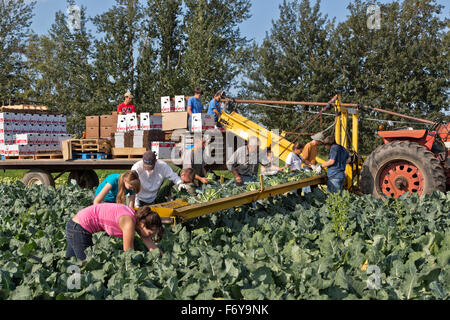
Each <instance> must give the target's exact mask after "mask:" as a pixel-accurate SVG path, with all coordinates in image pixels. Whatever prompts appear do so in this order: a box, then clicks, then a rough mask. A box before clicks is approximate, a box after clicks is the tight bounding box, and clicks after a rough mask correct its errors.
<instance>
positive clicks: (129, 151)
mask: <svg viewBox="0 0 450 320" xmlns="http://www.w3.org/2000/svg"><path fill="white" fill-rule="evenodd" d="M145 152H147V149H146V148H112V157H113V159H140V158H142V156H143V155H144V153H145Z"/></svg>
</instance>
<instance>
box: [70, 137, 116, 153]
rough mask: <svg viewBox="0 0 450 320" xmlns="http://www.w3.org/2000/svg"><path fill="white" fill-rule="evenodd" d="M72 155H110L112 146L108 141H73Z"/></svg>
mask: <svg viewBox="0 0 450 320" xmlns="http://www.w3.org/2000/svg"><path fill="white" fill-rule="evenodd" d="M70 143H71V148H72V153H110V152H111V146H110V145H109V141H108V140H106V139H82V140H77V139H72V140H70Z"/></svg>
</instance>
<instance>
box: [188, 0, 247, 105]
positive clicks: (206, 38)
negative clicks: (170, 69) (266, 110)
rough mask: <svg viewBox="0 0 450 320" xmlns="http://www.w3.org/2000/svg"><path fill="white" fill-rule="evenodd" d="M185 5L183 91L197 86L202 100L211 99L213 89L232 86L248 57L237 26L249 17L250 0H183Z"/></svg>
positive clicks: (245, 43) (245, 41) (189, 92)
mask: <svg viewBox="0 0 450 320" xmlns="http://www.w3.org/2000/svg"><path fill="white" fill-rule="evenodd" d="M185 5H186V13H185V15H184V26H185V27H184V30H183V32H184V34H185V37H186V38H185V39H186V40H185V42H184V52H185V53H184V55H183V57H182V64H181V65H182V69H183V76H184V79H185V80H186V84H185V92H186V94H187V95H190V94H192V92H193V90H194V88H196V87H201V88H202V89H203V91H204V93H205V94H204V97H205V99H212V96H213V95H214V93H215V92H216V91H217V90H219V89H224V90H228V89H229V88H230V87H231V86H232V84H233V83H234V81H236V79H237V76H238V75H239V73H240V72H241V71H242V66H243V63H244V61H246V59H247V57H248V55H246V54H245V52H246V51H245V48H246V47H247V45H248V40H247V39H246V38H245V37H242V36H241V34H240V30H239V26H238V25H239V24H240V23H241V22H243V21H245V20H246V19H248V18H249V17H250V14H249V10H250V1H249V0H227V1H224V0H186V1H185ZM204 102H206V101H204Z"/></svg>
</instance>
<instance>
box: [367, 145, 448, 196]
mask: <svg viewBox="0 0 450 320" xmlns="http://www.w3.org/2000/svg"><path fill="white" fill-rule="evenodd" d="M445 181H446V177H445V172H444V168H443V167H442V165H441V163H440V162H439V160H438V159H437V158H436V157H435V156H434V154H433V153H432V152H431V151H429V150H428V149H427V148H426V147H424V146H422V145H420V144H418V143H415V142H412V141H408V140H404V141H394V142H391V143H388V144H385V145H382V146H380V147H378V148H377V149H375V151H373V152H372V153H371V155H370V156H369V157H368V158H367V159H366V161H365V162H364V164H363V167H362V171H361V180H360V185H361V192H362V193H365V194H372V195H373V196H375V197H379V198H383V197H393V198H398V197H400V196H401V195H402V194H404V193H406V192H410V193H417V194H419V195H422V194H429V193H432V192H433V191H442V192H445V188H446V186H445V183H446V182H445Z"/></svg>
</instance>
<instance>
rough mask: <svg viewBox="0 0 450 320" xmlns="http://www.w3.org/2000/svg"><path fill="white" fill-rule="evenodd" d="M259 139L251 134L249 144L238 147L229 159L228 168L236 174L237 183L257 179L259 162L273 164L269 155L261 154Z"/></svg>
mask: <svg viewBox="0 0 450 320" xmlns="http://www.w3.org/2000/svg"><path fill="white" fill-rule="evenodd" d="M258 150H259V139H258V138H257V137H255V136H251V137H250V138H249V139H248V145H247V146H242V147H240V148H238V149H237V150H236V151H235V152H234V153H233V154H232V155H231V157H230V158H229V159H228V160H227V168H228V170H229V171H231V172H232V173H233V174H234V177H235V180H236V184H237V185H241V184H242V183H247V182H253V181H257V176H258V168H259V164H261V165H263V166H264V167H268V166H270V165H271V163H270V161H269V160H268V159H267V156H265V155H263V154H260V152H258Z"/></svg>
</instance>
